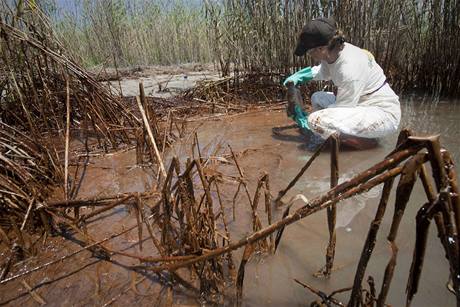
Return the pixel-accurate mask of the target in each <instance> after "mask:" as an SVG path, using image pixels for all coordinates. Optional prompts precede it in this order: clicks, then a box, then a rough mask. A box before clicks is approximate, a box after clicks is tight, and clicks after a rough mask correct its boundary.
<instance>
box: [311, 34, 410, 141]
mask: <svg viewBox="0 0 460 307" xmlns="http://www.w3.org/2000/svg"><path fill="white" fill-rule="evenodd" d="M312 70H313V71H314V72H316V71H317V74H316V76H315V77H314V79H313V80H332V82H334V85H336V86H337V88H338V90H337V97H336V96H335V95H334V94H333V93H331V92H315V93H313V95H312V97H311V102H312V105H313V112H312V113H311V114H310V115H309V116H308V123H309V126H310V128H311V129H312V130H313V131H314V132H315V133H317V134H319V135H320V136H321V137H322V138H324V139H325V138H327V137H329V136H330V135H331V134H332V133H334V132H338V133H339V134H347V135H351V136H357V137H364V138H380V137H383V136H385V135H388V134H390V133H393V132H395V131H397V129H398V126H399V122H400V119H401V108H400V105H399V98H398V96H397V95H396V94H395V93H394V92H393V90H392V89H391V87H390V85H389V84H388V83H386V77H385V75H384V73H383V70H382V68H381V67H380V66H379V65H378V64H377V63H376V62H375V59H374V56H373V55H372V54H371V53H370V52H369V51H367V50H364V49H361V48H358V47H356V46H354V45H352V44H349V43H345V46H344V49H343V50H342V51H341V52H340V53H339V57H338V59H337V60H336V61H335V62H334V63H332V64H328V63H327V62H325V61H321V64H320V65H318V66H315V67H313V69H312Z"/></svg>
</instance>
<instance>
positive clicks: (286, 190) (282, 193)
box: [275, 142, 327, 204]
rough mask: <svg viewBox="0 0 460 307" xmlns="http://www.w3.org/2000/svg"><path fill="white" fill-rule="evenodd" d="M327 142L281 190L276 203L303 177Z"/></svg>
mask: <svg viewBox="0 0 460 307" xmlns="http://www.w3.org/2000/svg"><path fill="white" fill-rule="evenodd" d="M326 143H327V142H324V143H323V144H321V146H320V148H318V150H317V151H315V153H314V154H313V155H312V156H311V157H310V159H308V161H307V163H305V165H304V166H303V167H302V169H301V170H300V172H299V173H298V174H297V175H296V176H295V177H294V179H292V181H291V182H289V184H288V186H287V187H286V188H285V189H284V190H281V191H279V193H278V197H276V199H275V203H277V204H279V203H280V201H281V198H283V196H284V195H286V193H287V192H288V191H289V190H290V189H291V188H292V187H293V186H294V185H295V184H296V183H297V181H298V180H299V179H300V177H302V175H303V174H304V173H305V172H306V170H307V169H308V168H309V167H310V165H311V164H312V163H313V161H315V159H316V158H317V157H318V156H319V154H320V153H321V151H322V149H323V148H324V147H325V146H326Z"/></svg>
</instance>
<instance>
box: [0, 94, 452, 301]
mask: <svg viewBox="0 0 460 307" xmlns="http://www.w3.org/2000/svg"><path fill="white" fill-rule="evenodd" d="M402 111H403V112H402V114H403V120H402V125H401V127H408V128H410V129H412V130H413V131H414V133H415V134H419V135H424V134H436V133H440V134H441V135H442V137H441V144H442V145H444V146H445V147H446V148H447V149H448V150H449V151H450V152H451V153H452V155H453V157H454V160H455V162H456V164H457V165H458V162H459V155H460V149H459V148H460V140H459V138H458V134H457V133H458V131H460V129H459V128H460V112H459V111H460V104H459V102H455V101H446V102H444V101H437V102H435V103H433V101H431V100H430V99H427V98H425V99H422V98H418V97H412V98H406V99H404V100H403V101H402ZM289 124H291V122H290V120H289V119H288V118H287V117H286V115H285V113H284V111H270V112H267V111H262V112H252V113H247V114H242V115H238V116H231V117H219V118H218V119H216V120H209V121H206V122H200V123H198V122H190V123H189V125H188V126H189V131H190V132H193V131H196V133H197V137H198V140H199V144H200V153H201V155H202V156H205V157H207V156H209V155H216V156H219V157H227V159H228V156H226V155H228V154H229V147H228V145H230V146H231V148H232V150H233V151H234V152H235V153H236V154H237V157H238V162H239V164H240V166H241V167H242V170H243V172H244V176H245V178H246V179H247V182H248V184H249V185H248V186H249V190H250V192H251V194H253V193H254V191H255V188H256V187H255V184H256V183H257V181H258V179H259V178H260V177H261V176H262V175H263V173H264V172H267V173H268V174H269V177H270V187H271V192H272V195H273V196H274V197H276V195H277V193H278V191H279V190H281V189H284V188H285V187H286V185H287V184H288V183H289V182H290V181H291V180H292V178H293V177H294V176H295V175H296V174H297V172H298V171H299V170H300V168H301V167H302V166H303V165H304V164H305V163H306V161H307V160H308V159H309V157H310V156H311V153H310V152H308V151H306V150H305V149H304V148H303V146H302V144H303V139H302V137H301V136H300V134H299V132H298V131H297V130H296V129H289V130H286V131H284V132H283V135H282V136H274V135H273V134H272V127H274V126H283V125H289ZM193 135H194V134H193V133H191V134H189V135H188V136H187V137H184V138H183V139H182V140H181V141H179V142H178V143H177V144H176V145H175V147H174V148H173V149H172V150H171V152H169V157H170V158H171V157H172V156H177V157H179V158H180V159H181V161H184V160H185V159H186V158H187V157H189V156H192V155H195V156H196V155H197V154H198V153H197V152H196V151H194V152H191V150H190V148H191V146H190V145H191V143H193V139H194V138H193ZM396 137H397V135H393V136H390V137H387V138H384V139H382V140H380V142H379V145H378V147H376V148H374V149H371V150H366V151H341V152H340V154H339V175H340V179H339V183H340V182H342V181H344V180H346V179H349V178H351V177H353V176H354V175H356V174H358V173H359V172H360V171H362V170H364V169H366V168H368V167H369V166H371V165H373V164H375V163H376V162H379V161H381V160H382V159H383V158H384V157H385V155H386V154H387V153H389V152H390V151H391V150H392V149H393V148H394V146H395V143H396ZM217 148H221V149H220V150H219V151H217V153H216V149H217ZM228 160H230V159H228ZM167 164H169V163H167ZM215 171H216V172H220V173H221V174H223V178H232V177H233V176H236V175H237V169H236V168H235V166H234V165H232V164H226V163H221V164H219V165H218V166H216V168H215ZM329 176H330V155H329V152H323V153H322V154H321V155H320V156H319V157H318V159H317V160H316V161H315V162H314V163H313V165H312V166H311V167H310V168H309V169H308V170H307V172H306V173H305V174H304V175H303V177H302V178H301V179H300V180H299V181H298V182H297V184H296V186H295V187H294V188H293V189H292V190H290V191H289V192H288V195H286V198H289V197H290V196H293V195H295V194H298V193H301V194H304V195H305V196H306V197H307V198H309V199H312V198H314V197H316V196H318V195H321V194H322V193H324V192H325V191H327V190H328V189H329V180H330V177H329ZM77 179H82V180H81V185H80V188H79V190H78V195H77V197H76V198H90V197H102V196H110V195H114V194H117V193H126V192H146V191H155V179H154V178H153V175H152V173H151V172H150V169H149V168H147V167H140V166H138V165H136V154H135V151H134V150H127V151H123V152H119V153H114V154H110V155H105V156H96V157H91V158H90V163H89V164H88V166H87V168H86V171H85V174H84V176H83V178H82V177H81V175H80V177H79V178H77ZM222 187H224V189H223V191H222V197H223V201H224V204H225V205H226V207H225V210H226V214H227V217H228V220H229V221H228V224H229V230H230V233H231V236H232V240H233V241H237V240H238V239H240V238H242V237H244V236H246V235H247V234H249V233H251V231H252V221H251V209H250V205H249V203H248V200H247V198H246V195H244V193H240V194H239V196H238V197H237V199H236V212H235V213H236V216H235V220H234V221H233V220H232V219H231V218H230V217H231V216H232V208H231V206H232V199H233V196H234V194H235V191H236V189H237V187H238V184H237V183H235V182H232V181H231V180H229V181H228V182H227V183H226V184H224V185H222ZM380 192H381V186H378V187H376V188H374V189H372V190H370V191H368V192H366V193H364V194H361V195H358V196H355V197H353V198H351V199H348V200H345V201H342V202H340V203H339V204H338V205H337V245H336V256H335V263H334V269H333V272H332V276H331V278H330V279H321V278H316V277H313V274H314V273H316V272H317V271H318V270H319V269H321V268H322V267H323V266H324V264H325V251H326V247H327V243H328V230H327V219H326V211H324V210H323V211H321V212H318V213H317V214H314V215H312V216H309V217H307V218H305V219H303V220H301V221H298V222H296V223H294V224H293V225H291V226H289V227H287V228H286V230H285V232H284V234H283V240H282V241H281V243H280V245H279V246H278V249H277V252H276V254H274V255H259V254H255V255H253V256H252V257H251V259H250V261H249V263H248V264H247V265H246V273H245V280H244V289H243V305H244V306H261V305H264V306H286V305H308V304H309V303H310V302H312V301H314V300H316V299H317V298H316V297H315V296H314V295H313V294H311V293H310V292H308V291H307V290H306V289H304V288H302V287H301V286H300V285H298V284H297V283H296V282H295V281H294V278H295V279H298V280H299V281H302V282H304V283H307V284H309V285H312V286H314V287H316V288H318V289H321V290H322V291H324V292H326V293H330V292H332V291H334V290H336V289H339V288H344V287H350V286H352V284H353V278H354V275H355V271H356V267H357V263H358V260H359V256H360V254H361V251H362V247H363V244H364V241H365V238H366V235H367V231H368V228H369V225H370V222H371V221H372V219H373V217H374V215H375V211H376V208H377V204H378V201H379V197H380ZM214 196H215V195H214ZM154 201H155V199H154V198H152V199H151V200H150V202H151V203H150V205H151V204H153V203H154ZM424 202H425V194H424V192H423V188H422V185H421V183H420V182H417V183H416V186H415V188H414V191H413V193H412V195H411V199H410V201H409V205H408V208H407V210H406V211H407V212H406V214H405V215H404V217H403V221H402V223H401V226H400V230H399V232H398V237H397V240H396V244H397V245H398V248H399V252H398V260H397V265H396V270H395V275H394V278H393V282H392V285H391V288H390V292H389V295H388V299H387V303H388V304H391V305H393V306H402V305H404V304H405V289H406V282H407V278H408V275H409V269H410V263H411V259H412V252H413V247H414V242H415V214H416V212H417V210H418V209H419V208H420V207H421V206H422V205H423V203H424ZM393 204H394V191H393V192H392V194H391V197H390V201H389V206H388V207H387V212H386V215H385V218H384V220H383V223H382V226H381V230H380V232H379V235H378V238H377V244H376V247H375V250H374V253H373V256H372V257H371V260H370V263H369V267H368V270H367V271H366V276H367V275H371V276H372V277H374V279H375V282H376V288H377V289H380V285H381V281H382V279H383V274H384V269H385V266H386V265H387V262H388V261H389V259H390V255H391V250H390V247H389V245H388V243H387V241H386V235H387V234H388V232H389V225H390V222H391V217H392V214H393V207H394V206H393ZM301 205H302V203H299V204H298V205H297V206H301ZM260 207H262V206H260ZM295 208H296V205H294V209H295ZM283 210H284V208H283V207H281V208H276V207H274V212H273V215H274V217H273V219H274V221H276V220H278V219H279V218H280V217H281V215H282V211H283ZM260 211H261V214H260V216H261V220H262V224H263V225H267V221H266V216H265V214H264V213H263V208H261V209H260ZM135 224H136V219H135V218H134V215H132V214H131V213H130V210H129V209H127V208H125V207H124V206H123V207H117V208H116V209H113V210H111V211H108V212H106V213H104V214H102V215H100V216H97V217H95V218H93V219H92V220H91V222H90V223H88V225H87V232H88V233H89V234H91V235H93V237H94V238H96V239H103V238H105V237H108V236H109V235H110V234H113V233H117V232H120V231H122V230H124V229H127V228H128V227H130V226H133V225H135ZM63 234H64V236H66V238H65V239H64V238H62V237H60V236H56V237H50V238H47V239H46V244H44V245H40V246H41V247H40V251H39V253H38V256H36V257H32V258H29V259H27V260H25V261H24V262H22V263H18V264H16V265H15V266H14V267H13V270H12V271H13V272H14V273H20V272H23V271H27V270H28V269H31V268H34V267H36V266H37V265H40V264H43V263H46V262H47V261H50V260H54V259H57V258H59V257H60V256H63V255H66V254H69V253H71V252H72V251H75V250H76V249H78V248H80V245H79V238H78V236H77V235H75V234H72V232H71V231H70V230H69V231H68V232H66V231H64V230H63ZM66 234H67V235H66ZM40 240H41V241H43V240H44V239H43V238H40ZM80 243H81V242H80ZM108 246H110V247H111V248H114V249H117V250H123V251H129V252H132V253H136V254H138V255H145V256H147V255H148V256H154V255H152V254H151V253H150V252H149V251H152V250H155V249H154V247H153V246H152V243H151V242H150V241H149V240H147V239H145V240H144V241H143V246H142V251H141V250H140V246H139V244H138V238H137V232H136V231H135V230H133V231H130V232H128V233H126V234H123V235H121V236H120V237H119V238H118V239H117V240H113V241H111V243H109V244H108ZM241 255H242V250H238V251H237V252H236V253H235V256H236V259H237V260H238V261H239V259H241ZM238 263H239V262H237V264H238ZM134 264H137V261H134V260H132V259H130V258H127V257H122V256H120V255H117V256H114V257H112V258H111V260H110V261H106V260H102V259H99V258H97V257H93V255H92V254H91V253H89V252H86V251H85V252H82V253H80V254H78V255H77V256H75V257H73V258H71V259H69V260H63V261H62V262H59V263H57V264H55V265H53V266H50V267H48V268H47V269H44V270H41V271H38V272H36V273H33V274H30V275H28V276H27V277H25V278H24V280H25V281H26V283H27V285H29V286H30V287H31V288H33V289H34V290H33V292H34V293H35V294H36V295H38V297H41V298H42V299H43V300H44V301H45V302H46V303H47V305H49V306H64V305H73V306H83V305H104V304H107V303H113V305H125V304H130V305H132V304H136V305H163V306H166V305H169V304H170V303H173V305H198V304H200V300H199V299H198V297H199V294H197V293H194V292H193V291H190V290H187V289H185V288H184V287H181V286H177V287H174V290H173V291H174V292H171V291H170V290H168V288H167V287H164V284H167V282H168V276H166V275H153V274H144V275H142V274H137V273H134V272H133V271H131V270H128V269H127V268H126V266H128V265H134ZM184 276H187V275H186V273H185V270H184ZM448 277H449V266H448V263H447V260H446V259H445V255H444V251H443V248H442V245H441V243H440V241H439V239H438V238H437V233H436V229H435V227H431V229H430V235H429V239H428V248H427V254H426V256H425V264H424V266H423V272H422V277H421V282H420V286H419V291H418V293H417V294H416V296H415V299H414V301H413V306H454V305H455V296H454V295H453V294H451V293H450V292H449V291H448V290H447V288H446V286H445V285H446V283H447V281H448ZM20 280H21V279H18V280H16V281H14V282H11V283H8V284H6V285H2V286H0V304H2V305H11V306H13V305H14V306H17V305H21V304H22V305H37V304H39V303H38V302H39V301H40V299H37V297H36V296H35V298H34V297H33V296H32V295H30V292H29V291H28V290H27V286H26V285H25V284H24V283H21V282H20ZM348 297H349V292H347V293H345V294H341V295H337V298H338V299H340V300H342V301H343V302H347V301H348Z"/></svg>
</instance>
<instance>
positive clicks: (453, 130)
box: [401, 96, 460, 165]
mask: <svg viewBox="0 0 460 307" xmlns="http://www.w3.org/2000/svg"><path fill="white" fill-rule="evenodd" d="M401 109H402V122H401V127H408V128H410V129H412V130H413V131H414V132H415V133H416V134H417V135H426V134H440V135H441V144H442V145H443V146H444V147H445V148H446V149H447V150H449V152H450V153H451V154H452V156H453V158H454V161H455V164H456V165H458V164H459V161H460V140H459V135H458V133H459V132H460V100H453V99H451V100H443V99H439V98H433V97H431V96H425V97H420V96H409V97H406V98H403V99H401Z"/></svg>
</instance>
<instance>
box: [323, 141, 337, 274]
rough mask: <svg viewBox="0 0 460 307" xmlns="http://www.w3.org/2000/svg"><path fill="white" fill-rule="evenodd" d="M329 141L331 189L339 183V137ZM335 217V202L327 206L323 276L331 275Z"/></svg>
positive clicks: (334, 242) (333, 254)
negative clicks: (326, 240) (326, 234)
mask: <svg viewBox="0 0 460 307" xmlns="http://www.w3.org/2000/svg"><path fill="white" fill-rule="evenodd" d="M329 142H330V143H331V145H332V146H331V147H332V148H331V189H333V188H334V187H336V186H337V184H338V183H339V139H338V137H337V135H332V136H330V137H329ZM336 218H337V208H336V205H335V203H334V204H332V205H331V206H330V207H327V226H328V229H329V243H328V245H327V250H326V267H325V268H324V272H323V274H324V277H326V278H329V277H330V276H331V271H332V266H333V265H334V256H335V244H336V240H337V239H336V232H335V223H336Z"/></svg>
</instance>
